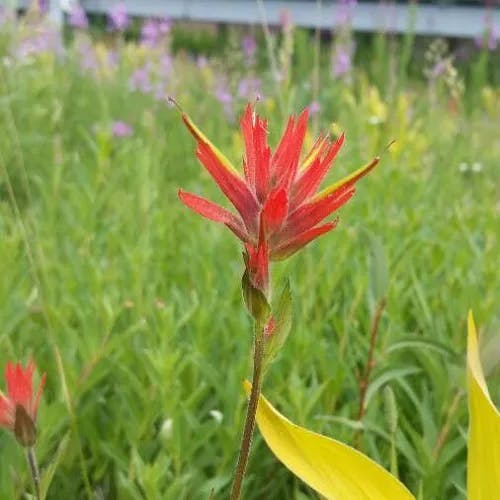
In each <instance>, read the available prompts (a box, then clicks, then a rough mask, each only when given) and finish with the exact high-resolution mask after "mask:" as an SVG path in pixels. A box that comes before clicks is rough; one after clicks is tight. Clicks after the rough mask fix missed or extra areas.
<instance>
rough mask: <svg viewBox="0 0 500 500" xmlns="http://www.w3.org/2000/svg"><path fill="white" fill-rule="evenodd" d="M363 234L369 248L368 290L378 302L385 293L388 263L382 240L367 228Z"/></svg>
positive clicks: (387, 279)
mask: <svg viewBox="0 0 500 500" xmlns="http://www.w3.org/2000/svg"><path fill="white" fill-rule="evenodd" d="M365 234H366V236H367V238H368V243H369V250H370V258H369V267H370V290H371V294H372V297H373V299H374V301H375V303H378V302H380V301H381V300H382V299H384V298H385V297H386V295H387V287H388V284H389V265H388V262H387V255H386V253H385V249H384V245H383V244H382V241H381V240H380V239H379V238H377V237H376V236H375V235H374V234H373V233H371V232H369V231H367V230H365Z"/></svg>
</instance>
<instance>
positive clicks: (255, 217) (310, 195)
mask: <svg viewBox="0 0 500 500" xmlns="http://www.w3.org/2000/svg"><path fill="white" fill-rule="evenodd" d="M173 102H174V104H176V103H175V101H173ZM176 105H177V104H176ZM177 107H178V108H179V106H178V105H177ZM179 110H180V111H181V114H182V120H183V122H184V124H185V125H186V127H187V129H188V130H189V131H190V132H191V134H192V135H193V137H194V138H195V139H196V142H197V150H196V155H197V157H198V159H199V160H200V162H201V163H202V164H203V166H204V167H205V168H206V170H207V171H208V172H209V173H210V175H211V176H212V178H213V179H214V180H215V182H216V183H217V185H218V186H219V188H220V189H221V191H222V192H223V194H224V195H225V196H226V198H228V200H229V201H230V202H231V204H232V205H233V206H234V208H235V209H236V212H238V214H234V213H231V212H229V211H227V210H225V209H223V208H222V207H220V206H218V205H216V204H215V203H212V202H211V201H208V200H205V199H204V198H201V197H200V196H197V195H194V194H190V193H186V192H185V191H182V190H180V191H179V198H180V199H181V201H182V202H183V203H184V204H185V205H187V206H188V207H189V208H191V209H192V210H194V211H196V212H197V213H199V214H200V215H202V216H203V217H206V218H208V219H210V220H213V221H216V222H220V223H222V224H225V225H226V226H227V227H228V228H229V229H230V230H231V231H232V232H233V233H234V234H235V235H236V236H237V237H238V238H239V239H240V240H241V241H242V242H243V243H244V244H245V246H246V251H247V255H248V263H249V264H250V265H249V266H247V270H248V271H249V274H250V279H251V280H252V281H253V282H254V285H256V284H257V283H260V284H261V285H263V284H264V283H265V282H266V279H265V278H264V274H267V271H265V273H264V270H265V269H266V270H267V269H268V266H269V262H268V261H269V260H282V259H285V258H287V257H289V256H290V255H292V254H293V253H295V252H296V251H297V250H300V248H302V247H303V246H305V245H306V244H307V243H309V242H310V241H312V240H314V239H316V238H317V237H319V236H321V235H322V234H325V233H326V232H328V231H330V230H332V229H333V228H334V227H335V226H336V224H337V220H335V222H326V223H325V222H324V219H326V218H327V217H328V216H329V215H331V214H332V213H333V212H335V211H336V210H338V209H339V208H340V207H341V206H343V205H344V204H345V203H347V202H348V201H349V200H350V199H351V197H352V196H353V195H354V185H355V184H356V182H357V181H358V180H359V179H361V178H362V177H364V176H365V175H366V174H368V173H369V172H370V171H371V170H373V169H374V168H375V166H376V165H377V164H378V162H379V158H378V157H377V158H375V159H374V160H372V161H371V162H369V163H368V164H366V165H365V166H364V167H361V168H360V169H358V170H356V171H355V172H353V173H352V174H350V175H348V176H347V177H345V178H344V179H341V180H340V181H337V182H335V183H333V184H332V185H330V186H329V187H327V188H326V189H324V190H323V191H320V192H319V193H316V192H317V190H318V188H319V186H320V184H321V183H322V181H323V180H324V178H325V177H326V175H327V173H328V171H329V170H330V168H331V166H332V163H333V161H334V160H335V158H336V156H337V154H338V152H339V151H340V148H341V147H342V145H343V144H344V134H342V135H341V136H340V137H339V138H338V139H337V140H336V141H331V140H330V139H329V138H328V137H326V136H320V137H319V138H318V139H317V140H316V142H315V143H314V145H313V147H312V148H311V150H310V151H309V153H308V154H307V155H306V157H305V158H304V159H303V160H302V161H301V150H302V145H303V142H304V137H305V134H306V129H307V119H308V111H307V110H305V111H303V112H302V113H301V114H300V115H299V116H298V117H295V116H291V117H290V118H289V120H288V123H287V125H286V127H285V130H284V132H283V135H282V138H281V140H280V141H279V143H278V146H277V148H276V150H275V151H274V153H273V152H271V148H270V147H269V145H268V143H267V129H268V124H267V121H266V120H264V119H262V118H260V117H259V115H258V114H257V113H256V112H255V109H254V107H253V106H252V105H251V104H248V105H247V106H246V108H245V112H244V113H243V116H242V118H241V121H240V126H241V132H242V135H243V140H244V144H245V154H244V156H243V170H242V172H239V171H238V170H236V169H235V168H234V167H233V165H232V164H231V163H230V161H229V160H228V159H227V158H226V157H225V156H224V155H223V154H222V152H221V151H220V150H219V149H217V148H216V147H215V146H214V145H213V144H212V143H211V142H210V140H209V139H208V138H207V137H206V136H205V135H204V134H203V132H201V130H200V129H199V128H198V127H197V126H196V125H195V124H194V122H193V121H192V120H191V118H190V117H189V116H188V115H187V114H186V113H184V112H183V111H182V109H180V108H179ZM315 193H316V194H315ZM264 261H266V262H264ZM252 273H259V276H257V275H252ZM263 273H264V274H263Z"/></svg>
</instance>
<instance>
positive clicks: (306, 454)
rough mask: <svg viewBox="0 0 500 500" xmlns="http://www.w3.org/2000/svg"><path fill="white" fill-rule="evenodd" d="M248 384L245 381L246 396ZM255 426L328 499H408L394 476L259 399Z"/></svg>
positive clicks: (289, 463)
mask: <svg viewBox="0 0 500 500" xmlns="http://www.w3.org/2000/svg"><path fill="white" fill-rule="evenodd" d="M250 389H251V384H250V383H249V382H245V390H246V392H247V394H248V393H249V392H250ZM257 424H258V426H259V429H260V432H261V433H262V435H263V436H264V439H265V440H266V443H267V444H268V446H269V448H271V451H272V452H273V453H274V454H275V455H276V457H277V458H278V459H279V460H280V461H281V462H282V463H283V464H284V465H285V466H286V467H288V469H290V470H291V471H292V472H293V473H294V474H295V475H296V476H298V477H299V478H300V479H302V481H304V482H305V483H307V484H308V485H309V486H310V487H311V488H314V489H315V490H316V491H317V492H318V493H320V494H321V495H323V496H324V497H326V498H328V499H332V500H409V499H413V500H414V498H415V497H414V496H413V495H412V494H411V493H410V492H409V491H408V490H407V489H406V487H405V486H404V485H403V484H402V483H400V482H399V481H398V480H397V479H396V478H395V477H394V476H392V475H391V474H389V472H387V471H386V470H385V469H383V468H382V467H381V466H380V465H378V464H377V463H376V462H374V461H373V460H371V459H370V458H368V457H367V456H366V455H363V454H362V453H360V452H359V451H357V450H355V449H354V448H351V447H350V446H347V445H345V444H344V443H341V442H340V441H335V440H333V439H330V438H327V437H325V436H322V435H321V434H316V433H315V432H312V431H310V430H308V429H304V428H303V427H299V426H298V425H295V424H294V423H292V422H290V421H289V420H288V419H286V418H285V417H284V416H283V415H281V414H280V413H279V412H278V411H277V410H276V409H275V408H273V406H272V405H271V404H270V403H269V402H268V401H267V400H266V398H264V396H260V399H259V406H258V409H257Z"/></svg>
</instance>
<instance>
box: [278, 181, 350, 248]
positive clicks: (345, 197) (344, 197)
mask: <svg viewBox="0 0 500 500" xmlns="http://www.w3.org/2000/svg"><path fill="white" fill-rule="evenodd" d="M354 191H355V190H354V188H353V187H350V188H343V189H341V190H339V191H336V192H334V193H331V194H329V195H328V196H325V197H324V198H321V199H319V200H317V201H313V202H309V203H304V204H303V205H301V206H300V207H299V208H297V210H295V212H293V213H292V214H290V215H289V216H288V219H287V221H286V224H285V226H284V227H283V229H282V230H281V231H280V232H279V233H277V234H276V236H275V241H276V242H277V244H278V245H280V244H281V242H283V241H286V240H289V239H292V238H295V237H296V236H297V235H299V234H301V233H303V232H304V231H307V230H308V229H310V228H312V227H314V226H315V225H316V224H318V223H319V222H321V221H322V220H323V219H324V218H325V217H327V216H328V215H330V214H331V213H332V212H334V211H335V210H337V209H338V208H340V207H341V206H342V205H344V204H345V203H347V202H348V201H349V200H350V199H351V197H352V195H353V194H354Z"/></svg>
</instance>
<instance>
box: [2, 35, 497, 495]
mask: <svg viewBox="0 0 500 500" xmlns="http://www.w3.org/2000/svg"><path fill="white" fill-rule="evenodd" d="M307 43H309V42H307ZM130 57H131V58H132V56H130ZM129 62H130V61H129V60H128V59H127V60H125V62H124V63H123V65H122V66H121V67H120V69H119V70H118V71H117V73H114V74H112V75H111V76H109V77H107V78H103V79H101V80H94V79H92V78H87V77H83V76H82V75H81V74H79V72H78V71H77V69H76V64H74V60H73V59H70V60H69V61H68V62H67V63H66V64H65V65H62V64H58V63H57V62H55V61H54V59H53V58H52V57H50V56H47V57H46V56H43V57H41V58H38V59H36V60H35V61H34V62H33V63H32V64H26V65H14V66H12V67H9V68H6V67H2V69H1V79H0V88H1V95H0V130H2V134H1V136H0V169H1V171H0V234H1V238H0V274H1V276H2V279H1V281H0V303H1V304H2V305H1V307H0V325H1V328H0V366H2V367H3V366H4V365H5V363H6V362H7V360H9V359H13V360H27V359H28V358H29V357H30V356H32V357H33V358H34V359H35V360H36V363H37V365H38V366H39V370H40V371H46V372H47V374H48V379H47V388H46V391H45V393H44V397H43V402H42V404H41V408H40V412H39V440H38V445H37V452H38V456H39V460H40V463H41V467H42V469H46V468H47V467H49V466H50V464H51V463H53V461H54V457H55V456H56V450H57V449H58V447H59V446H60V444H61V443H62V442H63V441H64V442H65V443H67V445H66V446H65V447H64V449H62V450H61V452H60V457H59V462H58V466H57V470H56V472H55V476H54V479H53V482H52V485H51V489H50V493H49V498H54V499H56V498H87V497H93V498H110V499H112V498H120V499H129V498H130V499H142V498H148V499H153V498H172V499H178V498H179V499H180V498H186V499H188V498H189V499H195V498H200V499H201V498H208V495H209V493H210V491H211V490H212V489H214V490H215V492H216V494H217V496H220V497H221V498H224V497H225V496H227V493H228V488H229V485H230V481H231V474H232V470H233V467H234V463H235V460H236V455H237V447H238V444H239V435H240V431H241V427H242V420H243V410H244V400H245V397H244V394H243V391H242V384H241V383H242V380H243V379H244V378H245V377H248V376H249V375H250V348H251V328H252V325H251V320H250V318H249V317H248V315H247V314H246V312H245V310H244V306H243V302H242V298H241V291H240V278H241V274H242V260H241V257H240V254H241V248H240V246H239V244H238V243H237V242H236V241H235V238H234V237H233V235H232V234H231V233H230V232H229V231H227V230H226V229H225V228H223V227H219V226H217V225H215V224H211V223H208V222H206V221H205V220H201V218H199V217H198V216H196V215H195V214H193V213H191V212H189V211H188V210H187V209H185V208H184V207H183V206H181V204H180V202H179V201H178V200H177V194H176V193H177V189H178V188H179V187H183V188H186V189H189V190H192V191H195V192H197V193H200V194H204V195H206V196H207V197H211V198H212V199H216V200H219V201H221V202H222V196H221V195H220V194H219V193H218V192H217V189H216V188H215V187H214V185H213V182H212V181H211V179H209V177H208V175H207V174H206V173H205V172H204V171H203V170H202V168H201V167H200V166H199V165H198V163H197V161H196V158H195V156H194V144H193V141H192V138H191V137H190V136H189V134H188V133H187V131H186V130H185V128H184V127H183V125H182V123H181V120H180V117H179V114H178V113H177V112H176V111H175V110H173V109H171V108H169V107H168V106H166V105H165V103H164V102H157V101H154V100H153V99H152V98H149V97H145V96H141V95H138V94H135V93H131V92H129V90H128V89H127V76H126V75H127V73H126V67H127V64H129ZM219 64H220V65H221V66H222V67H223V61H220V63H219ZM174 67H175V73H174V74H175V78H174V81H173V83H172V87H171V89H170V90H171V91H172V92H173V93H174V94H175V95H176V97H177V99H178V101H179V102H180V103H181V104H182V106H183V107H184V109H185V110H187V111H188V112H189V113H190V114H191V116H192V117H193V118H194V120H195V121H196V122H197V124H199V125H200V127H201V128H202V129H203V130H205V131H206V132H207V134H208V135H209V136H210V137H211V138H212V139H213V140H214V142H216V144H217V145H218V146H219V147H220V148H221V149H222V150H223V151H226V152H227V154H228V155H229V156H230V157H231V158H232V159H234V161H235V162H238V161H239V159H240V158H241V149H240V148H241V142H240V140H239V139H237V135H236V133H237V124H231V123H227V122H226V120H225V118H224V114H223V111H222V109H221V107H220V105H219V104H218V103H217V102H216V101H215V100H214V98H213V97H212V96H211V95H209V94H210V92H209V90H208V89H209V83H210V81H211V80H213V78H214V75H213V69H212V68H209V69H207V70H204V71H203V72H200V71H199V70H197V69H196V67H195V65H194V64H192V63H191V62H189V61H188V60H187V59H186V58H185V57H184V56H183V55H182V54H181V55H180V56H178V57H177V58H176V60H175V62H174ZM358 71H359V72H358V73H356V74H357V75H358V76H357V77H356V78H355V81H354V82H353V83H352V84H344V83H341V82H334V83H332V82H331V81H330V80H329V79H328V77H327V76H326V75H322V77H321V89H322V91H321V102H322V104H323V110H322V113H321V116H320V118H319V120H318V121H317V123H316V125H317V126H318V127H319V128H323V129H325V128H328V127H329V126H330V124H331V123H332V122H335V123H336V124H338V126H339V127H340V128H342V129H343V130H345V131H346V133H347V145H346V146H345V147H344V150H343V151H342V153H341V155H340V157H339V160H338V161H337V164H336V166H335V168H334V169H333V171H332V174H331V178H338V177H340V176H341V175H342V174H344V173H347V172H349V171H351V170H352V169H354V168H356V167H358V166H359V165H360V164H361V163H362V162H364V161H366V160H368V159H370V158H371V157H372V156H373V155H374V154H377V153H378V152H380V151H381V150H383V148H384V147H385V145H386V144H387V143H389V142H390V140H392V139H396V141H397V143H396V147H395V148H394V152H386V153H384V154H383V158H382V162H381V165H380V167H378V168H377V170H376V171H374V172H373V174H370V176H369V177H368V178H366V179H364V180H363V181H362V182H361V183H360V185H359V189H358V192H357V194H356V196H355V198H354V199H353V201H352V202H351V203H350V204H349V205H348V206H346V207H345V208H343V209H342V211H341V223H340V225H339V227H338V229H336V230H335V231H334V232H333V233H331V234H329V235H327V236H324V237H322V238H321V239H320V240H318V241H317V242H315V243H313V244H311V245H310V246H309V247H307V248H306V249H305V250H304V251H302V252H301V253H300V254H299V255H297V256H295V257H293V258H291V259H290V260H288V261H286V262H285V263H280V264H277V265H276V266H275V267H274V270H273V273H274V279H275V282H276V283H277V284H279V282H280V280H281V279H283V278H284V277H285V276H289V277H290V280H291V284H292V291H293V296H294V325H293V329H292V333H291V335H290V338H289V340H288V341H287V343H286V345H285V347H284V349H283V351H282V353H281V355H280V357H279V359H278V361H277V362H276V363H275V364H274V365H273V367H272V369H271V370H270V372H269V375H268V378H267V379H266V381H265V384H264V393H265V394H266V396H267V397H268V398H269V399H270V400H271V401H272V402H273V404H275V405H276V406H277V407H278V408H280V410H281V411H282V412H283V413H284V414H285V415H287V416H288V417H290V418H291V419H293V420H294V421H295V422H297V423H299V424H301V425H305V426H307V427H309V428H311V429H314V430H316V431H318V432H322V433H324V434H327V435H329V436H332V437H335V438H337V439H340V440H343V441H345V442H347V443H352V442H353V438H354V435H355V433H356V430H355V427H356V425H355V417H356V412H357V406H358V382H357V378H356V374H357V373H358V372H359V371H361V370H362V369H363V366H364V364H365V362H366V356H367V352H368V337H369V328H370V321H371V317H372V314H373V310H374V305H375V302H376V299H377V298H378V297H377V294H379V293H380V292H379V291H378V289H377V286H378V285H377V283H374V281H373V279H374V278H373V275H374V273H377V271H378V272H381V266H382V267H383V265H384V261H386V262H387V266H388V276H389V280H388V285H387V289H386V293H387V308H386V311H385V312H384V314H383V317H382V321H381V325H380V332H379V337H378V339H377V346H376V351H375V362H376V365H375V368H374V372H373V375H372V379H371V387H370V389H369V395H370V399H369V405H368V410H367V414H366V417H365V421H364V423H365V432H364V436H363V441H362V447H363V450H364V451H365V452H366V453H368V454H369V455H370V456H371V457H372V458H374V459H375V460H377V461H379V462H380V463H381V464H383V465H384V466H385V467H387V468H389V466H390V457H391V442H392V440H394V443H395V446H396V449H397V456H398V461H397V462H398V464H397V465H398V470H399V476H400V478H401V479H402V480H403V481H404V482H405V484H407V485H408V487H409V488H410V489H411V490H412V491H413V492H414V493H415V494H416V495H421V498H424V499H435V498H440V499H455V498H457V499H459V498H464V497H465V494H464V491H465V467H466V432H467V404H466V393H465V367H464V360H465V359H464V350H465V339H466V324H465V319H466V313H467V310H468V308H473V309H474V313H475V316H476V321H477V323H478V325H480V326H481V330H482V331H483V333H484V337H483V338H484V339H485V341H484V344H485V345H486V344H487V343H488V344H489V346H490V347H489V350H488V352H486V353H485V355H486V356H485V359H486V357H488V356H489V357H488V359H490V361H491V362H490V363H489V367H490V371H489V373H488V374H487V376H488V377H489V380H490V386H491V388H492V392H493V395H494V397H496V398H497V399H496V400H497V402H498V401H499V399H498V396H499V395H500V394H499V391H498V385H497V384H495V381H497V382H498V366H497V371H496V374H495V370H494V369H495V364H494V359H493V354H494V348H495V345H494V343H495V342H496V345H498V340H499V338H498V327H499V321H500V317H499V315H498V299H499V297H500V271H499V269H498V248H499V245H500V241H499V231H498V228H499V227H500V205H499V203H500V200H499V198H498V186H500V173H499V172H500V170H499V168H498V165H499V161H500V146H499V143H498V120H499V119H500V96H499V93H498V90H489V91H486V92H490V94H489V95H490V97H489V98H487V96H486V97H484V96H483V98H481V97H480V96H481V89H475V88H470V89H469V88H468V89H466V94H465V96H464V97H463V101H462V102H461V103H459V104H460V105H459V107H458V110H457V111H451V110H450V108H449V100H448V98H449V96H448V95H447V94H446V91H445V90H443V89H437V90H436V95H434V97H432V100H431V96H430V94H429V93H428V89H426V88H425V87H424V85H423V84H422V83H421V82H418V81H412V82H410V83H408V85H407V86H405V87H404V88H397V89H396V90H395V91H394V93H392V90H391V91H389V90H388V91H382V92H380V99H378V98H377V95H376V94H374V92H375V91H374V89H375V88H376V87H375V86H373V84H368V83H367V80H366V78H364V76H363V75H364V73H363V71H362V68H361V67H360V68H359V70H358ZM262 75H263V77H264V78H266V79H267V80H266V81H267V82H268V83H267V85H268V92H267V97H268V99H267V100H265V101H264V102H263V103H262V104H259V107H260V110H261V112H262V113H263V114H265V115H267V116H268V117H269V129H270V137H271V144H275V142H276V140H277V137H278V135H279V133H280V132H281V130H282V128H283V126H284V123H285V117H284V116H283V115H282V114H281V113H280V110H279V106H278V104H277V103H278V102H279V99H278V98H277V95H276V93H275V88H274V85H273V84H272V83H269V82H270V80H269V78H268V74H267V72H265V70H263V73H262ZM307 78H309V77H308V75H305V74H300V73H298V72H297V74H294V75H293V80H292V84H291V85H290V88H288V89H286V90H285V91H283V94H282V95H285V96H286V99H283V102H285V109H284V110H283V111H286V112H290V111H295V112H298V111H299V110H300V109H301V108H302V107H303V106H304V105H307V104H308V102H310V101H308V97H307V93H306V91H305V90H304V85H303V82H304V81H305V80H306V79H307ZM495 92H496V93H495ZM485 95H486V94H485ZM470 96H475V97H470ZM469 97H470V99H471V102H472V101H473V99H475V100H474V101H473V102H475V103H476V104H475V105H474V106H465V104H467V102H468V101H467V99H469ZM488 99H489V100H488ZM273 103H274V105H273ZM462 103H463V104H464V105H462ZM242 105H243V102H239V103H238V105H237V108H238V113H239V112H240V111H241V109H242ZM380 105H381V106H383V107H385V113H386V116H385V119H384V120H383V121H382V122H381V123H380V124H378V125H377V124H372V123H370V120H369V119H370V117H371V116H373V115H374V114H376V113H377V109H378V108H377V106H380ZM469 107H470V110H468V111H467V110H466V108H469ZM115 119H123V120H125V121H127V122H129V123H131V124H132V125H133V126H134V128H135V131H134V134H133V136H132V137H130V138H123V139H116V138H113V137H112V136H111V134H110V133H109V132H108V128H109V124H110V123H111V122H112V121H113V120H115ZM461 162H467V163H468V164H469V165H471V164H472V163H474V162H481V164H482V171H481V172H479V173H473V172H471V171H470V170H469V171H468V172H465V173H463V172H460V171H459V165H460V163H461ZM374 240H375V241H376V242H378V243H374ZM374 245H378V254H377V255H378V257H377V258H375V259H374V258H373V257H370V255H371V252H372V251H373V248H374ZM373 290H375V292H374V291H373ZM495 334H496V337H495ZM495 338H496V341H495V340H494V339H495ZM487 341H489V342H487ZM492 353H493V354H492ZM58 360H59V361H58ZM386 386H389V387H390V388H391V389H392V391H393V392H394V395H395V398H396V403H397V417H398V418H397V430H396V432H395V435H394V437H393V438H392V437H391V431H390V429H391V418H392V420H393V417H391V416H390V415H389V413H390V408H388V405H387V403H386V399H387V398H385V397H384V391H382V390H381V389H382V388H383V387H386ZM495 387H496V388H497V389H496V390H495ZM212 410H217V411H220V412H221V413H222V414H223V420H222V422H221V423H219V422H218V421H217V420H216V419H215V418H213V416H211V413H210V412H211V411H212ZM170 426H171V429H169V427H170ZM443 432H444V434H443ZM65 439H67V441H65ZM438 443H440V444H438ZM0 454H1V457H2V459H1V461H0V497H1V498H19V497H20V496H21V494H22V492H23V491H25V490H26V489H28V488H29V487H30V481H29V477H28V475H27V471H26V468H25V463H24V457H23V455H22V452H21V450H20V449H19V448H18V446H17V445H16V443H15V442H14V440H13V439H12V438H11V436H9V435H8V434H7V433H6V432H2V433H1V434H0ZM245 491H246V495H245V498H249V499H257V498H267V499H283V498H297V499H298V498H315V495H314V493H313V492H312V491H310V490H308V489H307V488H306V487H305V486H303V485H302V484H301V483H300V482H299V481H298V480H296V479H294V478H293V476H292V475H291V474H290V473H289V472H288V471H287V470H286V469H285V468H284V467H283V466H281V465H280V464H279V463H278V462H277V461H276V459H275V458H274V457H273V456H272V454H271V453H270V451H269V450H268V449H267V448H266V446H265V444H264V443H263V442H262V440H261V438H260V437H258V436H257V437H256V439H255V444H254V449H253V454H252V458H251V461H250V467H249V475H248V478H247V481H246V483H245Z"/></svg>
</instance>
